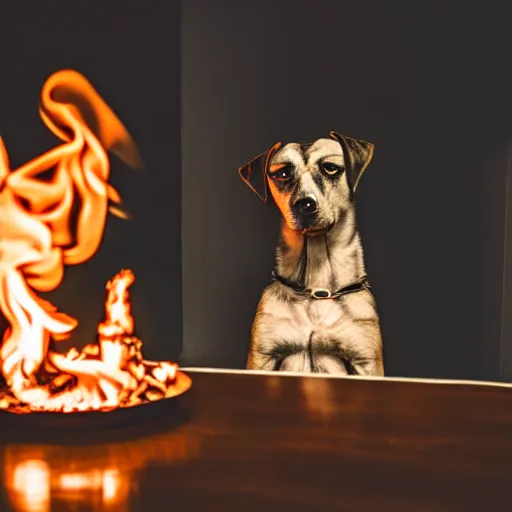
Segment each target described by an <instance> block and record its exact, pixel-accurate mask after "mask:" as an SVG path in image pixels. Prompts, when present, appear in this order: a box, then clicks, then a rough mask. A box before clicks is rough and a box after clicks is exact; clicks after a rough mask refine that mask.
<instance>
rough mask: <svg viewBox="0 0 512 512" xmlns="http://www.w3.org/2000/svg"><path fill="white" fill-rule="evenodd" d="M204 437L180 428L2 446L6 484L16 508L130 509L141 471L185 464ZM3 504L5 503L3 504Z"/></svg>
mask: <svg viewBox="0 0 512 512" xmlns="http://www.w3.org/2000/svg"><path fill="white" fill-rule="evenodd" d="M199 449H200V437H199V436H195V435H194V434H191V433H190V432H186V433H185V431H183V430H182V429H178V430H176V431H174V432H171V433H162V434H158V435H155V436H152V437H147V438H143V439H136V440H132V441H126V442H119V443H108V444H98V445H92V446H91V445H89V446H87V445H83V446H65V445H62V446H60V445H30V444H26V445H21V444H12V445H9V446H5V447H0V461H1V462H2V465H3V468H2V469H3V476H4V482H3V484H4V485H3V487H4V489H6V491H7V496H8V500H9V505H10V507H12V510H13V511H16V512H51V511H52V510H54V509H55V508H56V507H57V506H59V507H66V508H65V509H66V510H67V506H71V505H72V504H75V505H78V504H80V503H81V504H84V505H87V509H88V510H93V511H105V512H113V511H115V512H127V511H128V510H129V503H130V502H132V501H133V500H134V499H136V496H137V493H138V482H139V475H138V473H139V472H141V471H143V470H144V469H145V468H146V467H148V466H150V465H151V464H158V463H162V462H165V463H166V464H169V463H176V464H180V463H185V462H187V461H189V460H191V459H194V458H195V457H196V456H197V455H198V453H199ZM0 508H1V506H0Z"/></svg>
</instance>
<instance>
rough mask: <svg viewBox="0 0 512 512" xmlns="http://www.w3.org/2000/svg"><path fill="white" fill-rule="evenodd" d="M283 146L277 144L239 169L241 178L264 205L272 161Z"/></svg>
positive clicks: (279, 143)
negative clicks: (273, 156)
mask: <svg viewBox="0 0 512 512" xmlns="http://www.w3.org/2000/svg"><path fill="white" fill-rule="evenodd" d="M281 146H282V143H281V142H276V143H275V144H274V145H273V146H272V147H271V148H270V149H269V150H268V151H265V153H261V155H258V156H255V157H254V158H252V159H251V160H250V161H249V162H247V163H246V164H245V165H244V166H242V167H240V168H239V169H238V174H239V175H240V178H242V180H243V181H244V182H245V183H246V184H247V185H248V186H249V188H250V189H251V190H252V191H253V192H254V193H255V194H256V195H257V196H258V197H259V198H260V199H261V200H262V201H263V202H264V203H266V202H267V190H268V185H267V173H268V167H269V165H270V159H271V158H272V155H273V154H274V153H275V152H276V151H277V150H278V149H279V148H280V147H281Z"/></svg>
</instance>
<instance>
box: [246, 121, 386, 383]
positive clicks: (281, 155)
mask: <svg viewBox="0 0 512 512" xmlns="http://www.w3.org/2000/svg"><path fill="white" fill-rule="evenodd" d="M373 153H374V145H373V144H372V143H369V142H365V141H363V140H359V139H353V138H350V137H346V136H344V135H340V134H339V133H337V132H332V131H331V132H329V137H328V138H327V137H326V138H320V139H318V140H316V141H314V142H312V143H307V144H304V143H295V142H292V143H287V144H283V143H282V142H278V143H276V144H274V145H273V146H272V147H271V148H270V149H269V150H268V151H266V152H264V153H262V154H260V155H258V156H256V157H254V158H253V159H252V160H250V161H249V162H248V163H247V164H245V165H244V166H242V167H240V168H239V169H238V172H239V175H240V177H241V178H242V180H243V181H244V182H245V183H246V184H247V185H248V186H249V187H250V188H251V190H252V191H253V192H255V193H256V194H257V195H258V197H259V198H260V199H261V200H262V201H263V202H267V198H268V191H269V190H270V194H271V196H272V198H273V200H274V202H275V204H276V205H277V207H278V208H279V210H280V212H281V215H282V222H281V234H280V238H279V242H278V245H277V249H276V264H275V269H274V271H273V273H272V277H273V282H272V283H271V284H270V285H269V286H267V287H266V288H265V290H264V291H263V294H262V296H261V299H260V301H259V304H258V307H257V310H256V314H255V317H254V321H253V325H252V329H251V340H250V346H249V354H248V358H247V369H249V370H273V371H291V372H305V373H328V374H341V375H372V376H383V375H384V365H383V348H382V336H381V329H380V321H379V315H378V312H377V307H376V302H375V299H374V296H373V294H372V292H371V287H370V284H369V282H368V279H367V277H366V272H365V264H364V258H363V248H362V244H361V238H360V236H359V233H358V230H357V224H356V211H355V199H354V198H355V192H356V189H357V185H358V183H359V180H360V179H361V176H362V174H363V173H364V171H365V169H366V168H367V167H368V165H369V164H370V162H371V161H372V158H373Z"/></svg>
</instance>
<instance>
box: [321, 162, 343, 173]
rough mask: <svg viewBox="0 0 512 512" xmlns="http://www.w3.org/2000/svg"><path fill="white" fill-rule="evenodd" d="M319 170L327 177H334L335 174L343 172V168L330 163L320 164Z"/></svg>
mask: <svg viewBox="0 0 512 512" xmlns="http://www.w3.org/2000/svg"><path fill="white" fill-rule="evenodd" d="M320 169H322V171H323V172H325V174H328V175H329V176H335V175H336V174H340V173H341V172H342V171H343V167H341V166H339V165H336V164H333V163H331V162H322V163H321V164H320Z"/></svg>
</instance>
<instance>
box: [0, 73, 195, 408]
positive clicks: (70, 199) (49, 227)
mask: <svg viewBox="0 0 512 512" xmlns="http://www.w3.org/2000/svg"><path fill="white" fill-rule="evenodd" d="M39 111H40V115H41V118H42V119H43V121H44V123H45V124H46V126H47V127H48V128H49V129H50V130H51V131H52V132H53V133H54V134H55V135H56V136H57V137H58V138H60V139H61V140H62V141H63V143H62V144H61V145H59V146H57V147H55V148H53V149H52V150H50V151H48V152H46V153H44V154H43V155H41V156H39V157H37V158H35V159H33V160H32V161H30V162H28V163H26V164H25V165H23V166H21V167H19V168H18V169H15V170H10V167H9V160H8V157H7V151H6V148H5V145H4V144H3V141H2V139H1V138H0V313H1V314H2V315H3V316H4V317H5V318H6V320H7V322H8V323H9V327H8V328H7V330H6V331H5V333H4V335H3V340H2V342H1V346H0V409H4V410H7V411H10V412H15V413H23V412H36V411H55V412H78V411H91V410H96V411H98V410H101V411H108V410H112V409H116V408H119V407H130V406H133V405H138V404H141V403H144V402H148V401H155V400H158V399H161V398H165V397H170V396H175V395H177V394H179V393H181V392H183V391H185V390H186V389H188V387H190V379H189V378H188V377H186V376H184V375H183V374H181V373H180V372H178V371H177V365H176V364H173V363H170V362H150V361H145V360H144V359H143V356H142V352H141V349H142V342H141V341H140V340H139V339H138V338H136V337H135V336H134V321H133V317H132V315H131V307H130V300H129V293H128V288H129V286H130V285H131V284H132V283H133V281H134V279H135V277H134V275H133V273H132V272H131V271H130V270H122V271H121V272H120V273H119V274H117V275H116V276H115V277H114V278H113V279H111V280H110V281H109V283H108V284H107V300H106V303H105V313H106V314H105V320H104V321H103V322H102V323H101V324H100V325H99V326H98V334H97V342H96V343H93V344H90V345H87V346H85V347H84V348H83V349H82V350H80V351H79V350H77V349H71V350H69V351H68V352H67V353H66V354H60V353H58V352H57V351H56V350H55V349H54V348H55V344H56V343H57V342H58V341H59V340H62V339H65V338H66V337H68V336H69V335H70V333H71V332H72V331H73V329H74V328H75V327H76V325H77V320H75V319H74V318H71V317H70V316H68V315H66V314H64V313H61V312H59V311H58V310H57V308H56V307H54V306H53V305H52V304H50V303H49V302H48V301H46V300H44V299H42V298H41V297H39V296H38V295H37V293H36V292H37V291H39V292H47V291H51V290H54V289H55V288H56V287H57V286H58V285H59V284H60V283H61V281H62V279H63V276H64V267H65V265H77V264H80V263H83V262H85V261H86V260H88V259H90V258H91V257H92V256H93V255H94V254H95V252H96V251H97V249H98V247H99V245H100V243H101V239H102V237H103V233H104V228H105V223H106V218H107V214H108V212H109V211H110V212H111V213H112V214H114V215H117V216H118V217H126V214H125V212H124V210H123V209H122V208H121V207H120V203H121V199H120V196H119V194H118V193H117V191H116V190H115V189H114V188H113V187H112V186H111V185H110V184H109V183H108V178H109V173H110V165H109V159H108V155H107V151H110V152H112V153H114V154H116V155H117V156H118V157H120V158H121V160H123V161H124V162H125V163H127V164H128V165H130V166H131V167H137V166H139V165H140V158H139V155H138V152H137V149H136V147H135V144H134V142H133V140H132V138H131V136H130V135H129V133H128V131H127V130H126V128H125V127H124V126H123V125H122V124H121V122H120V121H119V120H118V119H117V117H116V115H115V114H114V113H113V112H112V110H111V109H110V108H109V107H108V105H107V104H106V103H105V102H104V101H103V99H102V98H101V97H100V96H99V94H98V93H97V92H96V91H95V89H94V88H93V87H92V85H91V84H90V83H89V82H88V81H87V80H86V79H85V78H84V77H83V76H82V75H80V74H79V73H77V72H74V71H70V70H64V71H59V72H57V73H55V74H53V75H52V76H50V78H49V79H48V80H47V81H46V83H45V84H44V86H43V90H42V94H41V103H40V109H39Z"/></svg>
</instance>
